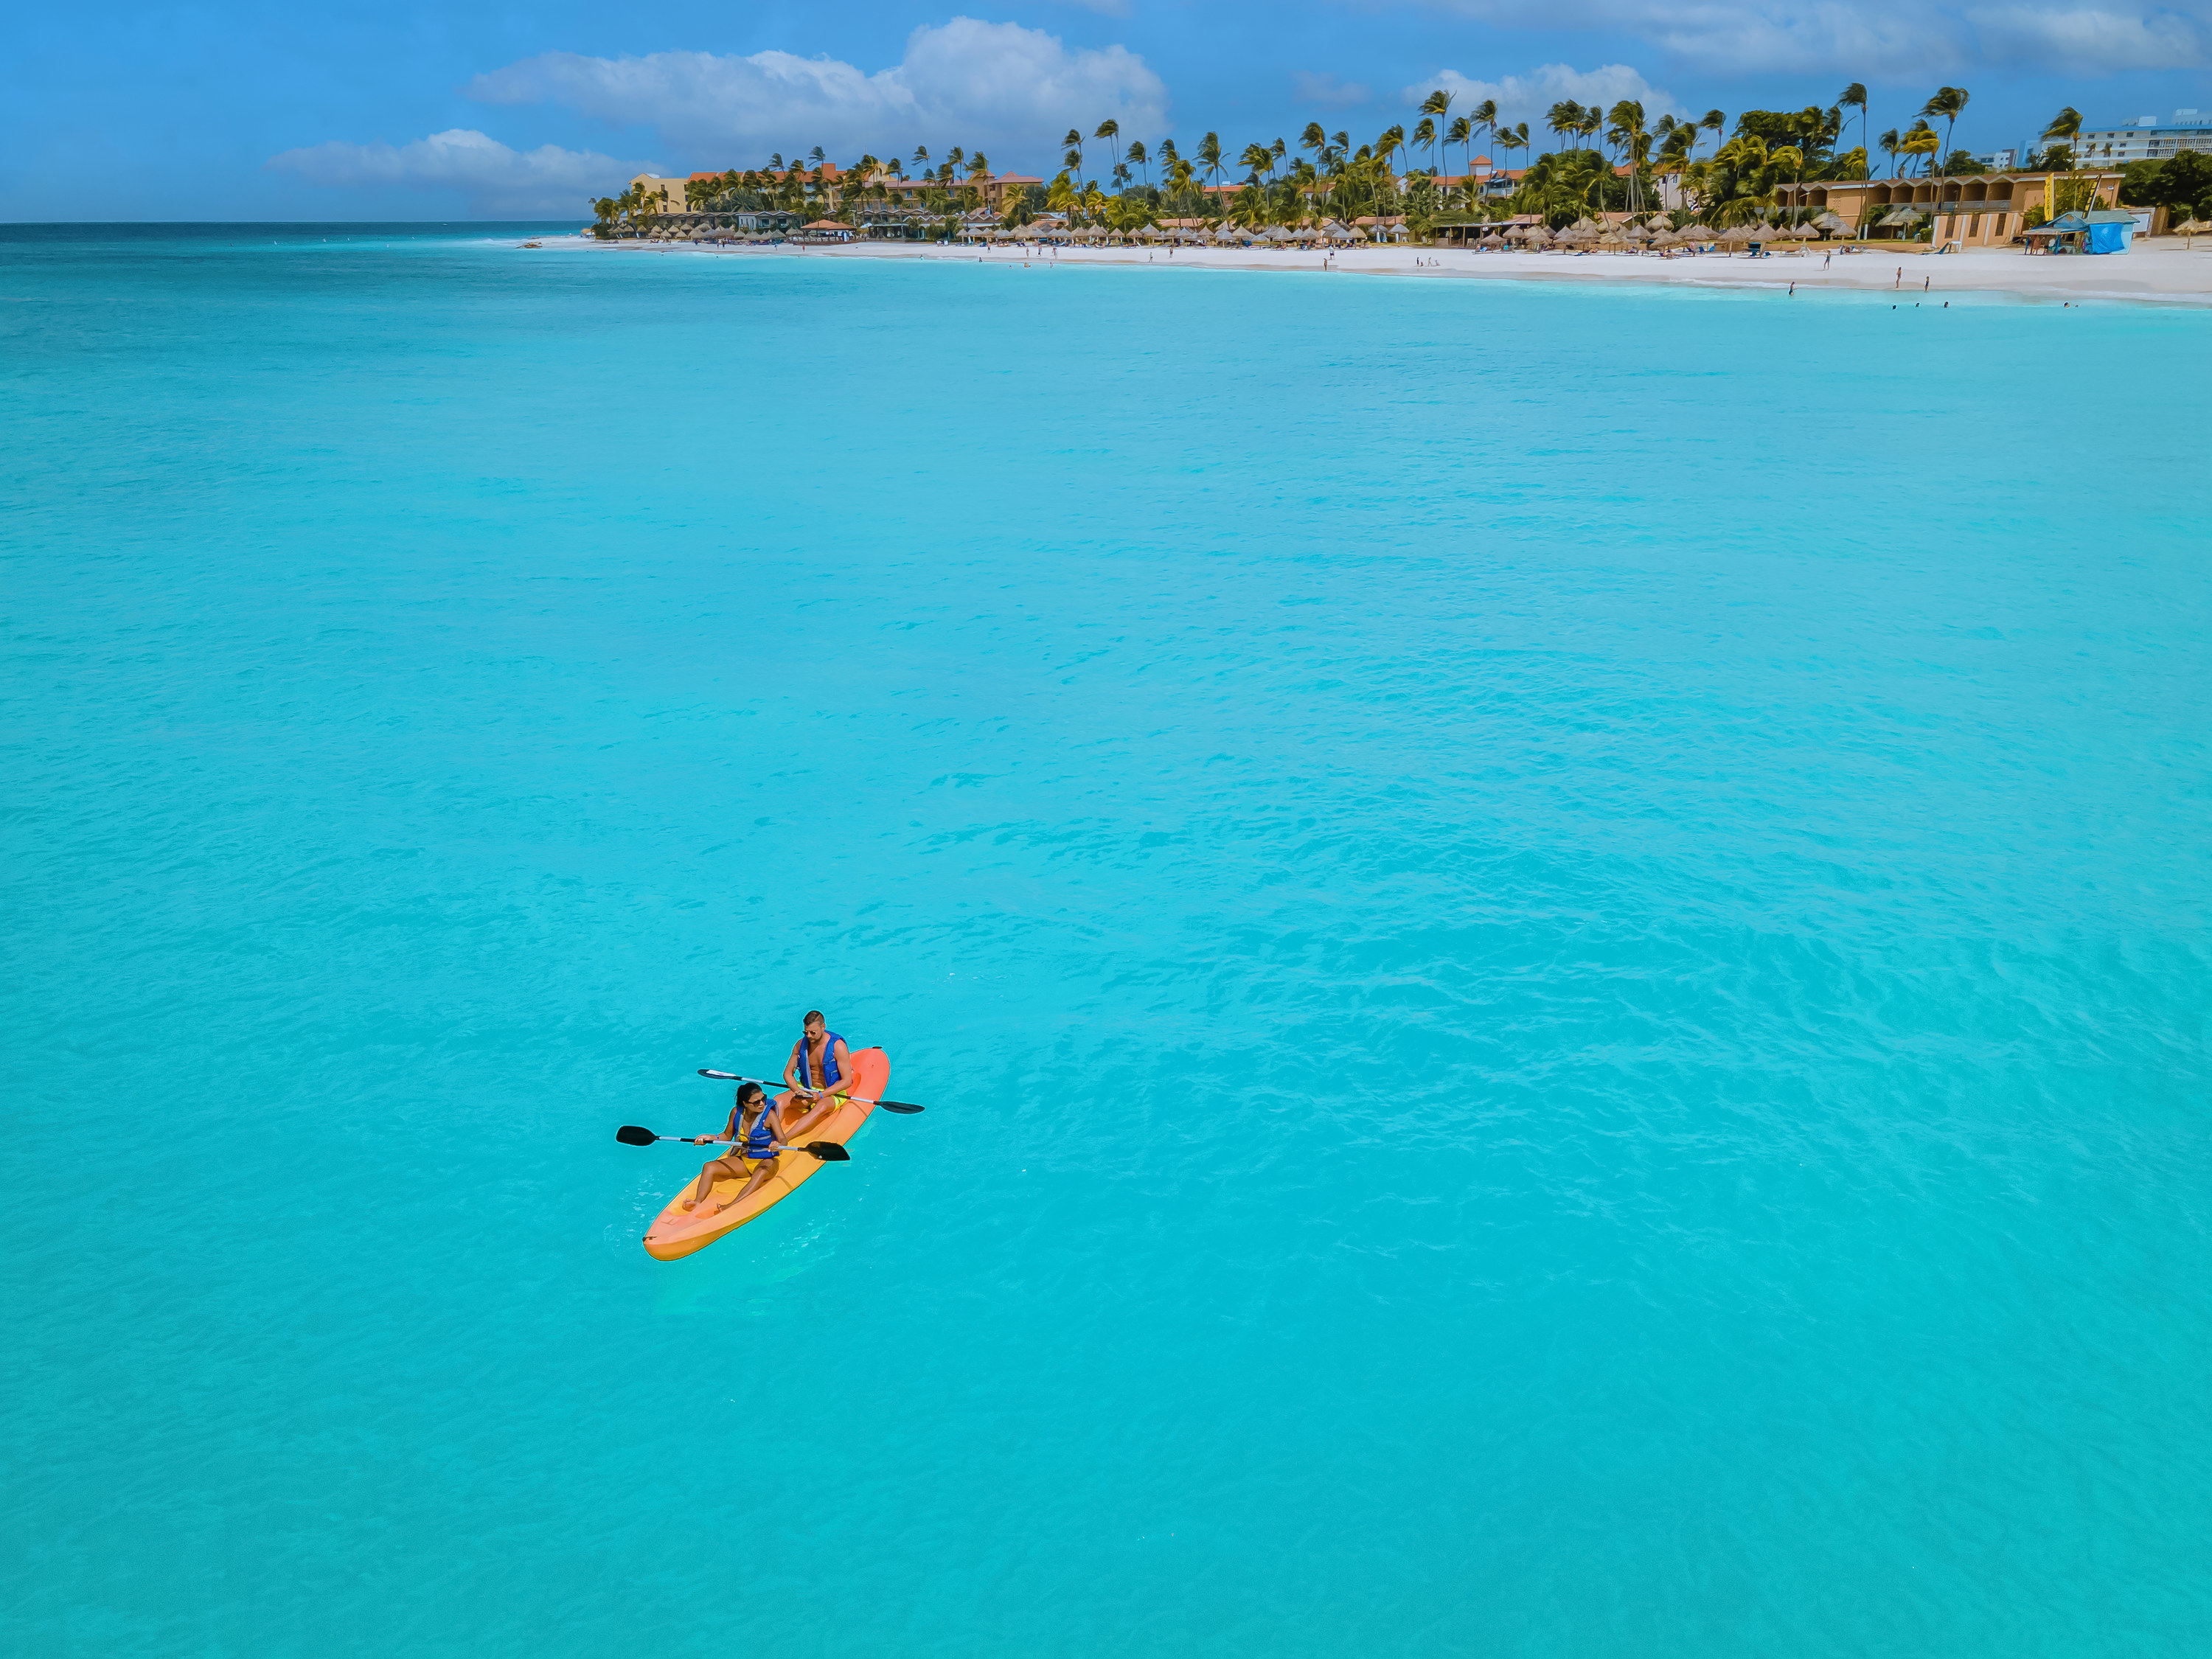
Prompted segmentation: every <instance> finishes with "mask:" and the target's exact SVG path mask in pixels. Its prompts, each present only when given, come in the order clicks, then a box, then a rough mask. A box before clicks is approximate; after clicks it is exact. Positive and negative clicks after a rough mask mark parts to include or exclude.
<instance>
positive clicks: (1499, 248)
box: [1476, 230, 1505, 253]
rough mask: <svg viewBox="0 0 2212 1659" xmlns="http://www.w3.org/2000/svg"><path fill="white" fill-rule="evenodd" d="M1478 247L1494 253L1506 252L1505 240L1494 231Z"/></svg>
mask: <svg viewBox="0 0 2212 1659" xmlns="http://www.w3.org/2000/svg"><path fill="white" fill-rule="evenodd" d="M1476 246H1479V247H1483V248H1486V249H1488V250H1489V251H1490V252H1492V253H1503V252H1504V251H1505V239H1504V237H1503V236H1500V235H1499V234H1498V233H1497V232H1496V231H1494V230H1493V231H1492V232H1491V233H1490V234H1489V235H1487V236H1486V237H1484V238H1483V239H1482V240H1481V241H1480V242H1479V243H1478V244H1476Z"/></svg>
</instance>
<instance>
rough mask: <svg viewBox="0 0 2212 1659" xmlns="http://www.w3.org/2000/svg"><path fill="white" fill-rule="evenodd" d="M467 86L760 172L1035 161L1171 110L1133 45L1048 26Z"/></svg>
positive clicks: (960, 22) (513, 77) (547, 72)
mask: <svg viewBox="0 0 2212 1659" xmlns="http://www.w3.org/2000/svg"><path fill="white" fill-rule="evenodd" d="M469 91H470V94H471V96H472V97H476V98H478V99H481V100H483V101H485V102H487V103H494V104H533V103H552V104H560V105H563V106H567V107H568V108H570V109H574V110H577V111H580V112H582V113H584V114H586V115H589V116H592V117H594V118H597V119H599V120H602V121H606V122H609V123H611V124H612V125H617V126H650V127H653V128H655V129H657V130H658V131H659V132H660V134H661V136H662V137H663V138H664V139H665V141H666V142H667V143H670V144H671V145H672V146H675V147H676V148H678V149H682V150H684V151H685V152H686V153H687V154H688V155H690V158H691V159H692V161H695V162H696V163H698V164H700V165H702V166H711V167H726V166H731V165H738V166H750V165H757V164H758V163H759V162H760V161H763V160H764V159H765V154H764V152H766V151H767V150H769V149H779V150H785V151H790V150H793V149H798V150H802V151H803V150H805V149H811V147H812V146H814V145H816V144H821V145H823V146H825V147H827V148H829V149H831V150H833V151H843V150H850V149H862V148H866V149H873V150H876V151H878V152H880V153H884V154H890V153H892V152H895V151H897V150H900V149H904V148H905V147H906V146H908V145H909V144H912V143H928V144H931V145H933V146H935V145H942V144H947V143H959V144H965V145H967V146H969V148H970V149H974V148H975V147H977V146H978V145H982V144H987V145H991V146H993V147H994V148H996V147H999V146H1001V145H1009V146H1012V147H1013V148H1015V149H1018V150H1022V151H1025V152H1030V153H1036V152H1038V151H1042V150H1048V149H1052V148H1053V147H1054V146H1055V145H1056V144H1057V143H1058V140H1059V138H1060V134H1061V133H1062V132H1064V131H1066V130H1067V129H1068V128H1069V127H1071V126H1074V127H1080V128H1081V129H1082V130H1083V131H1085V132H1088V131H1091V129H1092V128H1093V127H1095V126H1096V125H1097V124H1098V123H1099V122H1101V121H1103V120H1104V119H1106V118H1108V117H1109V116H1110V117H1112V118H1114V119H1115V120H1116V121H1118V122H1120V123H1121V128H1122V130H1123V131H1125V132H1130V133H1134V134H1142V133H1145V132H1148V131H1155V130H1158V128H1161V127H1163V126H1164V125H1166V121H1167V106H1168V95H1167V88H1166V87H1165V86H1164V84H1162V82H1161V81H1160V77H1159V76H1157V75H1155V74H1153V73H1152V70H1150V69H1149V68H1147V67H1146V64H1145V60H1144V59H1143V58H1139V57H1138V56H1137V55H1136V54H1134V53H1133V52H1129V51H1128V50H1127V48H1125V47H1122V46H1106V47H1103V48H1101V49H1098V50H1096V51H1082V52H1069V51H1068V50H1067V49H1066V47H1065V46H1062V45H1061V44H1060V40H1058V39H1057V38H1056V37H1054V36H1053V35H1050V34H1047V33H1044V31H1043V30H1042V29H1026V28H1023V27H1021V26H1020V25H1018V24H1016V23H984V22H979V21H976V20H975V18H972V17H956V18H954V19H952V21H950V22H948V23H945V24H943V25H941V26H938V27H922V28H918V29H916V30H915V32H914V33H912V34H911V35H909V36H908V39H907V43H906V56H905V58H903V59H902V61H901V62H900V63H898V64H894V65H893V66H891V67H890V68H889V69H882V70H875V71H874V72H873V73H870V72H868V71H866V70H860V69H858V68H856V67H854V65H853V64H848V63H843V62H841V61H840V60H838V59H836V58H799V57H795V56H793V54H792V53H790V52H755V53H753V54H752V55H751V56H750V57H747V58H738V57H720V56H717V55H716V54H714V53H713V52H653V53H650V54H649V55H647V56H646V57H643V58H586V57H582V56H580V55H579V54H577V53H574V52H547V53H546V54H544V56H543V57H539V58H525V59H524V60H523V61H522V62H520V63H519V64H509V65H508V66H507V68H505V69H502V70H494V71H493V72H492V73H490V74H489V75H482V76H477V79H476V81H475V82H473V83H472V84H471V87H470V88H469ZM732 152H734V153H732ZM756 152H762V153H758V154H757V153H756Z"/></svg>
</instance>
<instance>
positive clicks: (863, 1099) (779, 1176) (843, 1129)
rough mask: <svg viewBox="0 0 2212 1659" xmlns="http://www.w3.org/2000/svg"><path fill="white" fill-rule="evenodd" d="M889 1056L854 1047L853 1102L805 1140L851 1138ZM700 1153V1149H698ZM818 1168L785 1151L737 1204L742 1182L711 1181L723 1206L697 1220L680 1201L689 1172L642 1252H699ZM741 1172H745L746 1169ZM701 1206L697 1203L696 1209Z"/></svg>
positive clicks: (875, 1096) (670, 1255)
mask: <svg viewBox="0 0 2212 1659" xmlns="http://www.w3.org/2000/svg"><path fill="white" fill-rule="evenodd" d="M890 1080H891V1062H890V1056H889V1055H887V1054H884V1051H883V1050H882V1049H880V1048H860V1049H856V1050H854V1052H853V1081H852V1084H851V1085H850V1086H851V1089H852V1091H853V1094H854V1097H855V1098H854V1099H850V1100H847V1101H845V1102H844V1103H842V1104H841V1105H840V1106H839V1107H838V1108H837V1109H836V1111H834V1112H832V1113H831V1114H830V1115H829V1116H828V1117H826V1118H824V1119H823V1121H821V1122H819V1123H817V1124H816V1125H815V1126H814V1127H812V1128H811V1129H809V1130H808V1131H807V1132H806V1139H808V1140H809V1141H816V1140H833V1141H835V1142H836V1143H837V1145H839V1146H843V1145H844V1144H845V1143H846V1142H847V1141H848V1140H849V1139H852V1137H853V1136H854V1133H857V1132H858V1131H859V1129H860V1126H861V1125H862V1124H863V1123H866V1121H868V1114H870V1113H871V1112H872V1111H874V1110H875V1109H876V1102H878V1100H880V1099H882V1098H883V1095H884V1090H885V1089H887V1088H889V1087H890ZM698 1150H699V1151H701V1152H705V1151H706V1150H707V1149H706V1148H705V1147H703V1146H702V1147H700V1148H699V1149H698ZM821 1168H822V1165H821V1164H820V1163H819V1162H818V1161H817V1159H814V1158H809V1157H808V1156H807V1155H806V1154H805V1152H786V1153H784V1154H783V1155H782V1156H781V1158H779V1159H778V1160H777V1164H776V1171H775V1176H774V1177H773V1178H772V1179H771V1180H769V1182H768V1183H767V1184H766V1185H765V1186H763V1187H762V1188H760V1190H759V1191H757V1192H756V1193H755V1194H753V1195H752V1196H751V1197H750V1198H749V1199H747V1200H745V1201H744V1203H742V1204H733V1203H732V1202H731V1200H732V1199H734V1198H736V1197H737V1195H738V1193H740V1192H742V1191H743V1190H744V1184H745V1183H744V1181H743V1180H725V1181H718V1182H715V1183H714V1200H713V1201H714V1202H715V1203H717V1204H720V1205H721V1206H724V1207H723V1208H722V1209H720V1211H718V1212H716V1213H715V1214H714V1215H712V1216H706V1217H702V1216H700V1215H699V1214H697V1213H696V1212H686V1211H685V1209H684V1200H685V1199H687V1198H689V1197H690V1196H691V1188H692V1187H693V1186H694V1185H695V1184H696V1182H698V1179H699V1176H698V1172H697V1171H696V1170H694V1171H693V1172H692V1174H691V1175H690V1177H689V1178H688V1179H687V1180H686V1181H685V1182H684V1185H683V1187H682V1188H681V1189H680V1190H678V1193H677V1194H676V1196H675V1197H673V1198H671V1199H670V1200H668V1205H667V1207H666V1208H665V1209H664V1210H662V1211H661V1212H660V1213H659V1215H658V1216H657V1217H655V1218H653V1225H652V1226H650V1227H648V1228H647V1229H646V1232H645V1252H646V1254H647V1255H650V1256H653V1257H654V1258H656V1259H657V1260H659V1261H675V1260H676V1259H677V1258H678V1257H679V1256H686V1255H691V1254H692V1253H693V1252H695V1251H697V1250H703V1249H706V1248H707V1247H708V1245H709V1244H712V1243H714V1241H715V1240H716V1239H718V1238H721V1237H725V1236H726V1235H728V1234H730V1233H733V1232H735V1231H737V1230H738V1228H740V1227H742V1226H744V1225H745V1223H747V1222H748V1221H751V1220H753V1219H755V1218H757V1217H759V1216H763V1215H765V1214H767V1213H768V1212H769V1211H770V1210H772V1209H774V1208H775V1206H777V1205H779V1204H781V1203H782V1202H783V1200H785V1199H787V1198H788V1197H790V1196H791V1194H793V1193H795V1192H797V1191H798V1190H799V1188H800V1187H801V1186H803V1185H805V1183H806V1182H809V1181H811V1180H813V1179H814V1176H815V1175H816V1173H817V1171H818V1170H820V1169H821ZM745 1170H746V1172H747V1174H748V1175H750V1172H751V1170H752V1165H751V1164H746V1165H745ZM705 1207H706V1206H704V1205H702V1206H700V1208H701V1209H702V1210H703V1209H704V1208H705Z"/></svg>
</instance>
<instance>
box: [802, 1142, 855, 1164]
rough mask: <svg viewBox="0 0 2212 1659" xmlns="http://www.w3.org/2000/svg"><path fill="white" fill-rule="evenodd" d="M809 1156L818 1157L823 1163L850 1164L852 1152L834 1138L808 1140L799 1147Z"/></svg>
mask: <svg viewBox="0 0 2212 1659" xmlns="http://www.w3.org/2000/svg"><path fill="white" fill-rule="evenodd" d="M799 1151H800V1152H805V1154H806V1155H807V1156H808V1157H810V1158H820V1159H821V1160H822V1161H823V1163H824V1164H850V1163H851V1162H852V1161H853V1155H852V1153H850V1152H847V1151H846V1150H845V1149H844V1148H843V1147H842V1146H839V1145H838V1144H837V1143H836V1141H834V1140H810V1141H808V1142H807V1143H806V1145H805V1146H801V1147H800V1148H799Z"/></svg>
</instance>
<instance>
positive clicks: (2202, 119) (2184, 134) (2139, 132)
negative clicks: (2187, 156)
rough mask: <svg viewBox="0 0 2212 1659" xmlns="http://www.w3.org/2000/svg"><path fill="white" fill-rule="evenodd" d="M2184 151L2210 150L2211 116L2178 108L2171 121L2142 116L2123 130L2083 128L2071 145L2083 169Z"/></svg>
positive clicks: (2154, 157) (2116, 165)
mask: <svg viewBox="0 0 2212 1659" xmlns="http://www.w3.org/2000/svg"><path fill="white" fill-rule="evenodd" d="M2185 149H2196V150H2212V116H2208V115H2203V114H2201V113H2199V112H2197V111H2196V110H2193V109H2178V110H2176V111H2174V112H2173V119H2172V120H2171V121H2160V119H2159V118H2158V117H2156V116H2155V115H2143V116H2138V117H2137V118H2136V119H2135V120H2134V121H2132V122H2130V123H2129V125H2126V126H2124V127H2100V128H2098V129H2097V130H2096V131H2094V132H2091V131H2087V130H2086V129H2085V130H2084V131H2082V132H2081V136H2080V137H2077V138H2076V139H2075V142H2074V159H2075V161H2079V162H2081V164H2082V165H2083V166H2085V167H2125V166H2126V165H2127V164H2128V163H2129V162H2130V161H2165V160H2166V159H2167V158H2168V157H2170V156H2174V155H2180V154H2181V152H2182V151H2184V150H2185Z"/></svg>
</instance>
